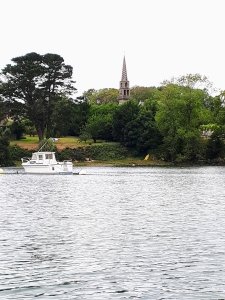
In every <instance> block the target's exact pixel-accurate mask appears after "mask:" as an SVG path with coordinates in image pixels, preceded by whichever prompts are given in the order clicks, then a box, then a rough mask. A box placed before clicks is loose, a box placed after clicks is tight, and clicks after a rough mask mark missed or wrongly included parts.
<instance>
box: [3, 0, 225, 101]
mask: <svg viewBox="0 0 225 300" xmlns="http://www.w3.org/2000/svg"><path fill="white" fill-rule="evenodd" d="M224 7H225V1H224V0H64V1H63V0H60V1H59V0H7V1H3V0H2V1H1V3H0V24H1V55H0V69H2V68H4V67H5V66H6V64H8V63H10V62H11V58H13V57H16V56H21V55H25V54H26V53H29V52H37V53H39V54H45V53H56V54H59V55H61V56H62V57H63V58H64V60H65V63H66V64H69V65H72V66H73V70H74V75H73V77H74V80H75V81H76V88H77V89H78V93H77V95H81V94H82V93H83V92H84V91H87V90H88V89H90V88H94V89H102V88H118V87H119V81H120V79H121V74H122V62H123V56H124V53H125V56H126V63H127V73H128V80H129V81H130V86H131V87H132V86H135V85H140V86H159V85H160V82H162V81H163V80H165V79H171V77H173V76H175V77H177V76H180V75H186V74H189V73H200V74H201V75H205V76H207V77H208V78H209V80H210V81H212V82H213V83H214V86H215V87H216V88H218V89H222V90H225V75H224V73H225V43H224V28H225V25H224Z"/></svg>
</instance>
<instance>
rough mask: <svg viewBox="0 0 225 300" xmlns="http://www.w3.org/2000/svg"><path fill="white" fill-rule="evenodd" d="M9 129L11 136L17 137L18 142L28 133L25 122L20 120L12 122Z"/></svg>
mask: <svg viewBox="0 0 225 300" xmlns="http://www.w3.org/2000/svg"><path fill="white" fill-rule="evenodd" d="M9 128H10V131H11V134H14V135H15V136H16V140H20V139H21V138H22V136H23V135H24V134H25V132H26V125H25V123H24V122H23V121H20V120H18V121H17V120H16V121H14V122H12V123H11V125H10V127H9Z"/></svg>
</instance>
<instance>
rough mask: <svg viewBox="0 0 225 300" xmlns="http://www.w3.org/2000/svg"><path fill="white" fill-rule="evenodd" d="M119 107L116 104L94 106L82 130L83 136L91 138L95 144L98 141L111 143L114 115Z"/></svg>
mask: <svg viewBox="0 0 225 300" xmlns="http://www.w3.org/2000/svg"><path fill="white" fill-rule="evenodd" d="M117 107H118V105H116V104H114V103H110V104H102V105H92V106H91V109H90V113H89V118H88V121H87V123H86V125H85V126H84V128H83V130H82V132H81V133H82V134H84V135H86V136H87V135H88V136H90V137H91V138H92V139H93V140H94V142H96V141H97V139H104V140H108V141H111V140H112V139H113V137H112V125H113V115H114V112H115V111H116V109H117Z"/></svg>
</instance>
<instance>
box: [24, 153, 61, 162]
mask: <svg viewBox="0 0 225 300" xmlns="http://www.w3.org/2000/svg"><path fill="white" fill-rule="evenodd" d="M30 163H31V164H32V163H33V164H34V163H36V164H44V163H48V164H55V163H57V161H56V158H55V152H34V153H33V154H32V157H31V160H30Z"/></svg>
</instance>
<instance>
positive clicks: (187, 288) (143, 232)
mask: <svg viewBox="0 0 225 300" xmlns="http://www.w3.org/2000/svg"><path fill="white" fill-rule="evenodd" d="M4 171H5V174H3V175H1V176H0V208H1V209H0V229H1V235H0V253H1V260H0V298H1V299H4V300H7V299H10V300H13V299H33V298H38V299H52V298H53V297H54V298H55V299H60V300H63V299H85V300H89V299H98V300H99V299H173V300H174V299H179V300H180V299H217V300H218V299H223V298H224V291H225V284H224V282H225V271H224V268H223V262H224V259H225V250H224V249H225V231H224V230H223V229H224V227H225V218H224V215H225V201H224V200H225V192H224V188H223V187H224V182H225V168H223V167H202V168H157V167H155V168H139V167H137V168H110V167H109V168H95V167H92V168H86V172H87V175H86V176H57V175H55V176H38V175H27V174H24V173H21V169H4ZM17 171H18V173H19V174H17Z"/></svg>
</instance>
